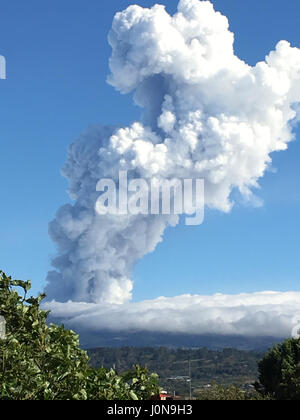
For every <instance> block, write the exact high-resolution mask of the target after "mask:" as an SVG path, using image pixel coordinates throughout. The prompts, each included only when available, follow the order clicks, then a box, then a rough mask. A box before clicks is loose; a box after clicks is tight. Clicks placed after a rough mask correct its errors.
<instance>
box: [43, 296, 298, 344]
mask: <svg viewBox="0 0 300 420" xmlns="http://www.w3.org/2000/svg"><path fill="white" fill-rule="evenodd" d="M47 308H48V309H50V310H52V313H53V314H54V315H55V316H56V317H58V318H59V319H60V320H62V321H63V322H64V323H65V324H66V325H68V326H69V327H71V328H76V329H77V330H79V331H91V332H95V333H96V332H101V331H103V330H111V331H128V330H129V331H135V332H137V331H147V332H164V333H180V334H195V335H197V334H199V335H201V334H203V335H205V334H216V335H244V336H273V337H289V336H291V334H292V331H293V330H294V332H295V333H296V332H297V330H299V329H300V309H299V308H300V292H286V293H282V292H260V293H253V294H241V295H222V294H218V295H214V296H198V295H195V296H191V295H183V296H177V297H172V298H165V297H160V298H157V299H154V300H149V301H144V302H139V303H126V304H124V305H103V304H94V303H83V302H71V301H70V302H66V303H58V302H54V301H53V302H49V303H47Z"/></svg>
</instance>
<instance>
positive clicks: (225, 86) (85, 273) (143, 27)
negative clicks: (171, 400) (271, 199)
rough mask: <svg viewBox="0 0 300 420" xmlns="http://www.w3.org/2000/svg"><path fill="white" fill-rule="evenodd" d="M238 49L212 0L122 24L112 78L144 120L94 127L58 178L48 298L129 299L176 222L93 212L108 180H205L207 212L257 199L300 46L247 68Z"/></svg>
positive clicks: (279, 137) (292, 90)
mask: <svg viewBox="0 0 300 420" xmlns="http://www.w3.org/2000/svg"><path fill="white" fill-rule="evenodd" d="M233 41H234V37H233V34H232V33H231V32H230V31H229V29H228V21H227V19H226V17H224V16H222V15H221V14H220V13H218V12H215V11H214V9H213V6H212V4H211V3H210V2H207V1H198V0H181V1H180V2H179V5H178V13H176V14H175V15H174V16H170V15H169V14H168V13H167V12H166V11H165V8H164V7H163V6H160V5H156V6H154V7H153V8H151V9H144V8H142V7H139V6H130V7H129V8H128V9H126V10H125V11H123V12H121V13H118V14H117V15H116V16H115V18H114V21H113V25H112V30H111V32H110V34H109V42H110V45H111V47H112V56H111V59H110V69H111V75H110V76H109V79H108V81H109V83H110V84H111V85H113V86H114V87H115V88H116V89H117V90H119V91H121V92H122V93H128V92H134V99H135V101H136V103H137V104H139V105H140V106H141V107H142V108H143V110H144V112H143V117H142V121H141V122H135V123H134V124H132V125H131V126H129V127H126V128H113V127H96V128H93V129H90V130H88V131H87V132H86V133H85V134H83V135H82V136H81V137H80V138H79V139H78V140H77V141H76V142H75V143H74V144H73V145H72V146H71V147H70V149H69V153H68V160H67V163H66V165H65V168H64V170H63V173H64V176H65V177H66V178H67V179H68V181H69V183H70V195H71V197H72V198H73V199H74V200H75V203H74V205H66V206H64V207H62V208H61V209H60V210H59V211H58V213H57V216H56V219H55V220H54V221H53V222H52V223H51V225H50V234H51V237H52V239H53V240H54V242H55V243H56V244H57V247H58V257H57V258H56V259H55V260H54V261H53V266H54V268H55V270H54V271H52V272H50V273H49V274H48V285H47V287H46V293H47V295H48V298H49V299H56V300H57V301H61V302H65V301H67V300H69V299H71V300H72V301H77V302H79V301H81V302H90V303H103V304H121V303H124V302H126V301H128V300H129V299H130V297H131V292H132V287H133V285H132V281H131V280H130V273H131V269H132V266H133V264H134V262H135V261H136V260H139V259H140V258H142V257H143V256H144V255H145V254H147V253H149V252H152V251H153V250H154V249H155V247H156V245H157V244H158V242H160V241H161V240H162V236H163V233H164V230H165V229H166V227H167V226H169V225H176V223H178V216H175V215H170V216H166V215H165V216H162V215H157V216H153V215H152V216H151V215H149V216H147V215H136V216H134V215H129V216H112V215H107V216H100V215H98V214H97V213H96V211H95V203H96V200H97V197H98V195H99V193H97V192H96V184H97V182H98V181H99V179H101V178H107V177H110V178H112V179H117V178H118V175H119V170H128V171H130V172H129V173H131V177H132V178H133V177H135V178H136V177H142V178H152V177H157V178H158V179H170V178H180V179H182V178H203V179H204V180H205V203H206V205H207V206H208V207H210V208H215V209H219V210H221V211H229V210H230V209H231V207H232V205H233V203H232V201H231V200H230V194H231V192H232V190H233V189H238V190H239V191H240V192H241V194H242V195H243V196H244V197H246V198H247V199H249V200H251V189H252V188H253V187H256V186H257V185H258V179H259V178H260V177H262V176H263V175H264V172H265V170H266V169H267V168H268V166H270V165H271V157H270V154H271V153H272V152H274V151H280V150H284V149H286V148H287V144H288V142H289V141H291V140H292V138H293V135H292V129H291V124H290V123H291V122H292V121H293V120H294V119H295V117H296V112H295V111H294V110H293V106H294V105H295V104H297V103H298V102H299V101H300V49H297V48H292V47H291V46H290V44H289V43H288V42H286V41H281V42H279V43H278V45H277V46H276V50H275V51H272V52H271V53H270V54H269V55H268V56H267V57H266V60H265V61H264V62H260V63H258V64H257V65H256V66H254V67H251V66H249V65H247V64H246V63H245V62H243V61H242V60H240V59H239V58H238V57H237V56H235V54H234V51H233ZM195 299H196V298H195ZM188 301H189V302H191V300H190V299H188ZM158 302H161V301H158ZM175 302H176V299H175V300H174V303H173V304H172V305H175ZM135 307H137V305H135V306H132V308H133V309H132V310H133V311H134V308H135ZM155 307H156V306H155ZM56 308H57V307H56ZM126 308H127V307H126ZM126 308H124V309H122V308H120V309H119V311H120V312H119V315H120V318H122V310H124V311H125V312H124V313H126V316H129V313H128V311H127V309H126ZM114 311H115V310H112V314H113V313H117V312H114ZM106 314H107V312H106ZM109 316H110V315H109ZM97 319H98V318H97ZM118 319H119V318H118ZM195 319H196V320H199V319H200V318H199V317H197V318H195ZM204 319H205V318H204ZM216 319H218V318H216ZM112 322H113V321H112ZM118 322H119V321H118ZM120 322H121V321H120ZM178 323H180V320H178ZM221 324H222V322H221V321H220V325H221ZM195 328H196V327H195Z"/></svg>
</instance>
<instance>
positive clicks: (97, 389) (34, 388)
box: [0, 271, 159, 400]
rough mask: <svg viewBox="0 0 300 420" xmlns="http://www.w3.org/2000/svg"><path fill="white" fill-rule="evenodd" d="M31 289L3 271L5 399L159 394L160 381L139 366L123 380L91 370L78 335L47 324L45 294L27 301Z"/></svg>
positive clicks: (0, 307)
mask: <svg viewBox="0 0 300 420" xmlns="http://www.w3.org/2000/svg"><path fill="white" fill-rule="evenodd" d="M18 288H21V289H23V295H20V294H19V293H18V291H17V289H18ZM30 288H31V284H30V282H29V281H27V282H24V281H21V280H12V278H11V277H7V276H6V275H5V274H4V273H3V272H2V271H0V315H2V316H4V318H5V320H6V329H7V330H6V337H5V339H0V400H1V399H2V400H5V399H9V400H37V399H38V400H55V399H61V400H65V399H69V400H70V399H77V400H86V399H111V400H113V399H114V400H122V399H123V400H131V399H135V400H138V399H149V398H150V396H151V395H153V394H156V393H158V392H159V387H158V380H157V376H156V375H155V374H151V375H149V373H148V371H147V370H146V369H143V368H140V367H139V366H136V367H135V368H134V370H132V371H131V372H130V373H126V374H124V375H121V376H119V375H117V373H116V372H115V371H114V370H107V369H104V368H100V369H94V368H92V367H90V366H89V358H88V355H87V353H86V352H85V351H83V350H82V349H80V347H79V338H78V335H76V334H75V333H74V332H73V331H70V330H67V329H65V328H64V326H63V325H62V326H57V325H54V324H50V325H48V324H47V322H46V321H47V317H48V314H49V312H47V311H43V310H41V309H40V303H41V301H42V300H43V299H44V297H45V295H40V296H38V297H37V298H34V297H28V296H27V295H28V292H29V290H30Z"/></svg>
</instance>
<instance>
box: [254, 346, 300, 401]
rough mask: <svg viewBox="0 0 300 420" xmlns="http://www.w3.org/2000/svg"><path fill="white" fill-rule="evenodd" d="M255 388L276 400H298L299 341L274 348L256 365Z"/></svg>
mask: <svg viewBox="0 0 300 420" xmlns="http://www.w3.org/2000/svg"><path fill="white" fill-rule="evenodd" d="M258 371H259V383H257V384H256V388H257V389H258V390H259V391H260V392H261V393H262V394H269V395H270V396H271V397H272V398H274V399H276V400H300V339H298V338H290V339H287V340H285V341H284V342H283V343H281V344H279V345H276V346H274V347H273V348H272V349H270V350H269V352H268V353H267V354H266V355H265V357H264V358H263V359H262V360H261V361H260V362H259V364H258Z"/></svg>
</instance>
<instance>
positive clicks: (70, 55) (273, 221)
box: [0, 0, 300, 301]
mask: <svg viewBox="0 0 300 420" xmlns="http://www.w3.org/2000/svg"><path fill="white" fill-rule="evenodd" d="M134 3H135V2H131V1H119V0H114V1H113V2H112V1H108V0H102V1H101V2H99V1H97V0H89V2H86V1H83V0H72V1H70V0H64V1H63V2H61V1H58V0H52V1H51V2H50V1H46V0H45V1H44V2H40V1H37V0H30V1H29V2H23V1H21V0H15V1H13V2H12V1H10V2H9V1H8V0H2V1H1V16H0V54H2V55H4V56H5V58H6V61H7V80H0V91H1V95H0V101H1V114H0V156H1V177H0V191H1V208H0V234H1V241H0V268H1V269H2V270H4V271H6V272H7V274H11V275H13V276H14V277H17V278H23V279H27V278H30V279H32V281H33V285H34V292H37V291H39V290H41V289H42V288H43V286H44V281H45V277H46V273H47V271H48V269H49V268H50V258H51V256H52V255H53V254H54V248H53V245H52V243H51V241H50V239H49V237H48V222H49V221H50V220H52V219H53V217H54V216H55V213H56V210H57V209H58V207H59V206H60V205H62V204H63V203H65V202H66V201H68V196H67V194H66V188H67V183H66V181H65V180H64V179H63V178H62V177H61V175H60V168H61V167H62V166H63V163H64V161H65V158H66V151H67V146H68V145H69V144H70V143H71V142H72V141H74V140H75V139H76V138H77V137H78V135H79V134H80V133H81V132H82V131H83V130H84V129H85V128H86V127H87V126H89V125H91V124H96V123H100V124H126V125H128V124H129V123H130V122H132V121H133V120H135V119H138V118H139V115H140V110H139V109H138V108H137V107H135V106H134V105H133V103H132V98H131V97H130V96H121V95H120V94H118V93H117V92H115V91H114V89H113V88H112V87H110V86H108V85H107V84H106V82H105V80H106V76H107V74H108V58H109V55H110V48H109V45H108V43H107V33H108V31H109V29H110V26H111V22H112V19H113V16H114V14H115V13H116V12H117V11H118V10H122V9H124V8H125V7H126V6H128V5H129V4H134ZM137 3H138V4H140V5H142V6H152V5H153V4H154V3H155V1H139V2H137ZM161 3H163V4H165V5H166V6H167V8H168V10H169V11H170V12H174V11H175V8H176V4H177V2H176V1H174V0H172V1H166V0H164V1H162V2H161ZM213 3H214V5H215V8H216V9H217V10H220V11H221V12H222V13H223V14H225V15H226V16H227V17H228V18H229V21H230V27H231V30H232V31H233V32H234V33H235V37H236V38H235V50H236V53H237V54H238V55H239V56H240V57H241V58H242V59H244V60H245V61H247V62H248V63H249V64H252V65H253V64H255V63H256V62H257V61H259V60H262V59H264V57H265V55H266V54H267V53H268V52H269V51H270V50H271V49H273V48H274V47H275V45H276V43H277V42H278V41H279V40H280V39H287V40H288V41H290V42H291V43H292V45H294V46H298V47H300V32H299V14H300V6H299V5H298V4H297V2H294V1H291V0H289V1H288V2H286V3H283V2H279V1H272V2H270V1H269V0H260V1H258V0H252V1H251V2H250V1H243V2H237V1H236V0H226V1H225V0H223V1H213ZM297 133H298V134H297V137H298V140H297V139H296V141H294V142H293V143H292V144H290V147H289V150H288V151H286V152H282V153H278V154H275V155H273V166H274V168H276V169H277V171H276V172H275V173H267V174H266V176H265V178H264V179H263V180H262V181H261V190H260V191H258V195H259V196H260V197H261V198H262V199H263V200H264V206H263V207H262V208H259V209H257V208H250V207H245V206H242V205H238V206H237V207H235V208H234V210H233V211H232V212H231V213H230V214H221V213H219V212H209V213H207V214H206V218H205V222H204V224H203V225H202V226H199V227H188V226H184V225H180V226H179V227H177V228H176V229H172V230H168V231H167V233H166V235H165V240H164V242H163V243H162V244H160V245H158V247H157V250H156V252H155V253H153V254H151V255H147V256H146V257H145V258H144V259H143V260H142V261H140V262H139V263H138V265H137V267H136V268H135V271H134V279H135V284H136V285H135V289H134V300H136V301H138V300H141V299H145V298H154V297H156V296H158V295H166V296H174V295H178V294H182V293H200V294H212V293H217V292H222V293H239V292H253V291H260V290H270V289H271V290H282V291H285V290H296V291H299V290H300V287H299V281H298V279H299V276H300V262H299V259H298V258H297V257H298V254H299V233H300V222H299V209H300V193H299V179H300V176H299V175H300V169H299V163H298V162H299V158H298V156H299V153H300V145H299V137H300V130H298V132H297Z"/></svg>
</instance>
